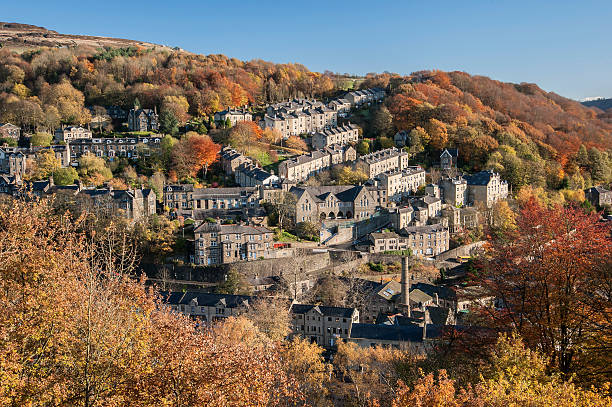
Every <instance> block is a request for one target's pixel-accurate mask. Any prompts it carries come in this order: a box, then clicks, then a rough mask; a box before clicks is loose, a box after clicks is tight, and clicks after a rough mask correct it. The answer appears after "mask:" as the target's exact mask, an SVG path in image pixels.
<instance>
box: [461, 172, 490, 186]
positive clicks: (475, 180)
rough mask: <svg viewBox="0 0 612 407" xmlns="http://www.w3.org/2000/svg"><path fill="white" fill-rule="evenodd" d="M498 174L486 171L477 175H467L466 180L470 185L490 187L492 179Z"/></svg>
mask: <svg viewBox="0 0 612 407" xmlns="http://www.w3.org/2000/svg"><path fill="white" fill-rule="evenodd" d="M496 175H497V174H496V173H495V172H493V170H485V171H480V172H477V173H476V174H472V175H466V176H465V177H464V178H465V180H466V181H467V183H468V185H488V184H489V182H490V181H491V178H493V177H494V176H496Z"/></svg>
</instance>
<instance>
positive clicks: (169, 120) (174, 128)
mask: <svg viewBox="0 0 612 407" xmlns="http://www.w3.org/2000/svg"><path fill="white" fill-rule="evenodd" d="M178 125H179V121H178V119H177V118H176V117H175V116H174V114H172V112H170V111H163V112H161V113H160V115H159V130H160V131H161V132H162V133H164V134H170V135H172V136H174V135H176V134H177V133H178Z"/></svg>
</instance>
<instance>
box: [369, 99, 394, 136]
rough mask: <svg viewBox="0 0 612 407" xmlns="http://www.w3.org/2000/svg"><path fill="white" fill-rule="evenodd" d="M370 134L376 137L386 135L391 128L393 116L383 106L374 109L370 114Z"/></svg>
mask: <svg viewBox="0 0 612 407" xmlns="http://www.w3.org/2000/svg"><path fill="white" fill-rule="evenodd" d="M371 129H372V134H373V135H375V136H376V137H387V136H388V135H389V134H390V133H391V130H392V129H393V116H391V113H390V112H389V109H387V108H386V107H385V106H381V107H379V108H378V109H376V110H374V114H373V115H372V127H371Z"/></svg>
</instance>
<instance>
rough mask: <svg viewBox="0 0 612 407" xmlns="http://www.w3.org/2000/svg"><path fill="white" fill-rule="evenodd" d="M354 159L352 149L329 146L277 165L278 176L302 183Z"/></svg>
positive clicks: (355, 154)
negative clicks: (334, 166)
mask: <svg viewBox="0 0 612 407" xmlns="http://www.w3.org/2000/svg"><path fill="white" fill-rule="evenodd" d="M356 158H357V152H356V151H355V149H354V148H353V147H351V146H348V147H346V146H340V145H337V144H336V145H331V146H328V147H326V148H324V149H320V150H315V151H312V152H310V153H309V154H304V155H300V156H298V157H294V158H290V159H287V160H285V161H283V162H281V163H280V164H279V165H278V175H279V176H280V177H281V178H282V179H284V180H288V181H290V182H294V183H297V182H303V181H306V180H307V179H308V178H310V177H312V176H314V175H316V174H318V173H320V172H321V171H324V170H327V169H329V168H331V167H332V166H333V165H336V164H341V163H344V162H348V161H354V160H355V159H356Z"/></svg>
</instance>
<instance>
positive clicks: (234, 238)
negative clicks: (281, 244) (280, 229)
mask: <svg viewBox="0 0 612 407" xmlns="http://www.w3.org/2000/svg"><path fill="white" fill-rule="evenodd" d="M194 234H195V242H194V243H195V254H194V256H193V262H194V263H195V264H203V265H214V264H223V263H234V262H237V261H244V260H246V261H252V260H257V259H260V258H270V257H273V251H274V249H273V240H272V238H273V234H274V233H273V232H272V231H271V230H270V229H267V228H265V227H261V226H243V225H220V224H217V223H207V222H204V223H202V224H201V225H200V226H198V227H197V228H195V230H194Z"/></svg>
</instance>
